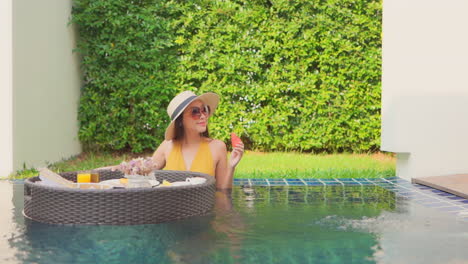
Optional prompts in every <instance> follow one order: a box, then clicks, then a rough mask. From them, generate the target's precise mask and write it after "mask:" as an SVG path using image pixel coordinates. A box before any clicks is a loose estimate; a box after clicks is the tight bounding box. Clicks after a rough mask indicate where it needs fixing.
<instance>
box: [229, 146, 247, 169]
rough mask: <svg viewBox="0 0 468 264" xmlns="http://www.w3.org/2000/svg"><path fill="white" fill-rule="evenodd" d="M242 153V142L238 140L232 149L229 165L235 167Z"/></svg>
mask: <svg viewBox="0 0 468 264" xmlns="http://www.w3.org/2000/svg"><path fill="white" fill-rule="evenodd" d="M242 155H244V144H243V143H242V142H240V143H238V144H237V145H236V147H234V148H233V149H232V152H231V158H230V160H229V166H230V167H231V168H235V167H236V166H237V164H238V163H239V162H240V160H241V159H242Z"/></svg>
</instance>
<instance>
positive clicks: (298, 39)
mask: <svg viewBox="0 0 468 264" xmlns="http://www.w3.org/2000/svg"><path fill="white" fill-rule="evenodd" d="M75 5H76V6H75V8H74V9H73V21H74V22H75V23H76V24H78V26H79V31H80V36H81V38H80V42H79V51H80V52H81V53H82V54H83V59H84V62H83V68H84V72H85V78H86V84H85V86H84V90H83V96H82V101H81V105H80V121H81V129H80V139H81V140H82V141H83V142H85V143H88V144H89V145H91V146H101V147H105V148H112V149H122V148H126V147H129V148H130V149H132V150H133V151H137V152H138V151H141V150H143V149H147V148H154V147H155V146H157V144H158V143H159V142H160V141H161V140H162V135H163V132H164V129H165V127H166V126H167V124H168V118H167V117H166V113H165V107H166V106H167V103H168V100H170V98H171V97H172V96H173V95H175V94H176V93H177V92H178V91H181V90H194V91H196V92H197V93H201V92H206V91H214V92H217V93H219V94H220V95H221V97H222V102H221V105H220V107H219V108H218V110H217V114H216V115H215V116H214V117H213V120H212V122H211V125H210V133H211V134H212V136H213V137H215V138H219V139H224V140H227V138H228V135H229V133H230V132H231V131H235V132H237V133H238V134H240V135H241V136H242V138H243V140H244V141H245V142H246V143H247V144H248V145H249V148H252V149H259V150H300V151H314V152H322V151H327V152H340V151H354V152H362V151H372V150H377V149H378V148H379V144H380V93H381V88H380V87H381V80H380V78H381V19H382V12H381V11H382V6H381V1H365V0H354V1H353V0H329V1H315V0H312V1H310V0H307V1H289V0H287V1H212V0H209V1H193V0H192V1H165V2H159V1H134V2H133V4H132V2H130V1H121V0H117V1H111V2H108V1H103V0H95V1H85V0H78V1H75Z"/></svg>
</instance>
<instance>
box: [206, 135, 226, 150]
mask: <svg viewBox="0 0 468 264" xmlns="http://www.w3.org/2000/svg"><path fill="white" fill-rule="evenodd" d="M205 140H206V141H207V142H208V144H209V145H210V148H211V149H215V150H218V151H226V144H225V143H224V142H223V141H221V140H219V139H213V138H206V139H205Z"/></svg>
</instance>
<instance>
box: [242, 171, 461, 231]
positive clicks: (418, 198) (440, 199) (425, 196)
mask: <svg viewBox="0 0 468 264" xmlns="http://www.w3.org/2000/svg"><path fill="white" fill-rule="evenodd" d="M234 185H236V186H251V187H253V186H312V187H313V186H316V187H320V186H321V187H326V186H343V187H344V186H379V187H382V188H384V189H386V190H389V191H392V192H394V193H395V194H396V195H397V196H399V197H401V198H404V199H408V200H411V201H414V202H416V203H418V204H421V205H423V206H426V207H430V208H434V209H437V210H439V211H442V212H447V213H450V214H453V215H455V216H456V217H457V219H459V220H462V221H465V222H468V199H465V198H462V197H459V196H456V195H453V194H451V193H447V192H444V191H440V190H437V189H434V188H431V187H428V186H424V185H420V184H413V183H411V182H409V181H407V180H405V179H402V178H399V177H388V178H353V179H338V178H333V179H234Z"/></svg>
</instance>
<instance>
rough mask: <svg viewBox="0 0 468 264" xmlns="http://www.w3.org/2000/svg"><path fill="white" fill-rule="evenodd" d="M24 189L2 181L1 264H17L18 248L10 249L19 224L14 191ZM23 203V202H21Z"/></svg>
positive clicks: (0, 206) (0, 217)
mask: <svg viewBox="0 0 468 264" xmlns="http://www.w3.org/2000/svg"><path fill="white" fill-rule="evenodd" d="M18 186H19V187H22V185H12V184H10V183H9V182H7V181H0V195H1V199H0V212H1V214H2V215H1V216H0V256H1V257H0V262H1V263H15V255H16V252H17V250H16V248H15V247H10V243H9V241H11V240H12V239H14V237H15V236H17V235H18V234H17V233H16V232H15V231H16V230H17V224H16V223H15V221H14V219H16V218H17V217H15V215H16V212H15V200H16V198H17V195H16V194H15V193H14V192H13V191H14V189H17V188H18ZM21 201H22V200H21ZM12 216H13V217H12Z"/></svg>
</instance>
